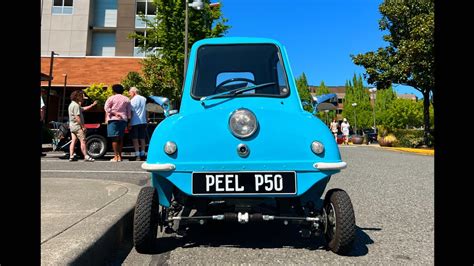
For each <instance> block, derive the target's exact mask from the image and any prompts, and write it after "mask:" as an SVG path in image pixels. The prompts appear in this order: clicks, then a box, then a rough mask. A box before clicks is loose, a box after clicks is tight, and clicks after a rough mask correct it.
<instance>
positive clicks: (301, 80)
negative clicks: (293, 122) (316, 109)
mask: <svg viewBox="0 0 474 266" xmlns="http://www.w3.org/2000/svg"><path fill="white" fill-rule="evenodd" d="M296 87H297V89H298V95H299V96H300V100H301V103H302V104H303V108H304V109H305V110H306V111H308V112H312V111H313V107H312V106H311V103H312V102H313V100H312V99H311V93H309V85H308V80H307V79H306V75H305V74H304V72H303V74H301V76H299V77H298V78H296Z"/></svg>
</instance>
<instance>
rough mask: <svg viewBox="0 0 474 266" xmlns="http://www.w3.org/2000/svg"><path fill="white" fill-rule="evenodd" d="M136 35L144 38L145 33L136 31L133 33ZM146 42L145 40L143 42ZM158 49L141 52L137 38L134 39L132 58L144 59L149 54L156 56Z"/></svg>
mask: <svg viewBox="0 0 474 266" xmlns="http://www.w3.org/2000/svg"><path fill="white" fill-rule="evenodd" d="M135 33H136V34H138V35H141V36H146V31H136V32H135ZM145 42H146V40H145ZM159 50H160V49H159V48H158V47H154V48H153V49H152V50H151V51H146V52H144V51H142V50H141V48H140V42H139V40H138V38H135V46H134V48H133V56H137V57H145V56H147V55H149V54H151V53H155V54H156V55H158V53H159Z"/></svg>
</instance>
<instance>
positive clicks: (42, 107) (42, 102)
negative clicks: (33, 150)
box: [40, 96, 46, 157]
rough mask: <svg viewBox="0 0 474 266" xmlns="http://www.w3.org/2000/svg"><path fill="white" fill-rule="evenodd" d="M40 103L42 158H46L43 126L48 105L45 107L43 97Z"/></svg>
mask: <svg viewBox="0 0 474 266" xmlns="http://www.w3.org/2000/svg"><path fill="white" fill-rule="evenodd" d="M40 98H41V103H40V153H41V157H43V156H46V153H44V152H43V124H44V114H45V109H46V105H44V101H43V97H42V96H41V97H40Z"/></svg>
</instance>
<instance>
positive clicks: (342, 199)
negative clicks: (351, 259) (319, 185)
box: [324, 189, 356, 255]
mask: <svg viewBox="0 0 474 266" xmlns="http://www.w3.org/2000/svg"><path fill="white" fill-rule="evenodd" d="M324 213H325V216H326V226H325V232H324V235H325V237H326V240H327V242H328V247H329V249H330V250H331V251H333V252H334V253H337V254H340V255H344V254H347V253H349V252H350V251H351V249H352V244H353V242H354V240H355V232H356V226H355V216H354V209H353V208H352V203H351V199H350V198H349V195H347V193H346V192H345V191H344V190H342V189H332V190H329V191H328V192H327V193H326V197H325V199H324Z"/></svg>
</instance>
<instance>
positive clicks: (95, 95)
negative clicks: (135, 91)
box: [84, 83, 130, 106]
mask: <svg viewBox="0 0 474 266" xmlns="http://www.w3.org/2000/svg"><path fill="white" fill-rule="evenodd" d="M84 92H85V93H86V94H87V96H88V97H89V98H90V99H91V100H92V101H97V104H98V105H100V106H104V104H105V101H107V98H109V97H110V96H112V86H109V87H108V88H107V89H105V85H104V84H103V83H100V84H92V85H91V86H90V87H88V88H85V89H84ZM122 94H123V95H124V96H127V97H130V94H128V90H124V91H123V93H122Z"/></svg>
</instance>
